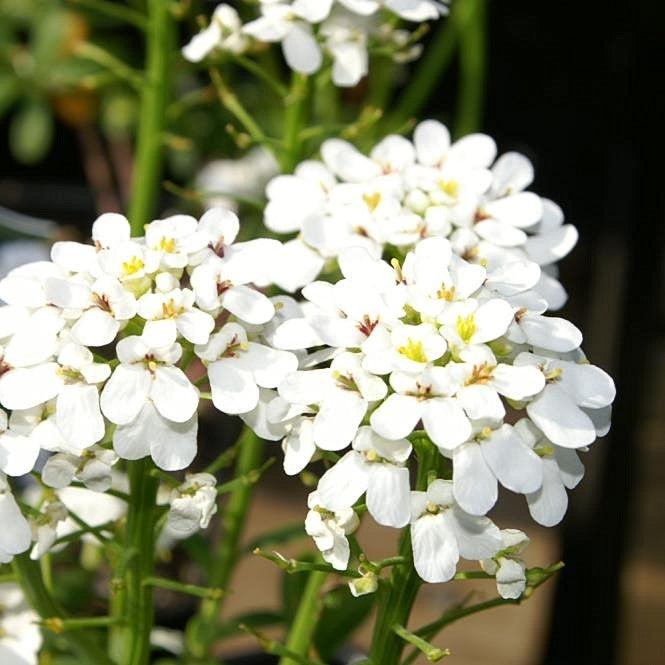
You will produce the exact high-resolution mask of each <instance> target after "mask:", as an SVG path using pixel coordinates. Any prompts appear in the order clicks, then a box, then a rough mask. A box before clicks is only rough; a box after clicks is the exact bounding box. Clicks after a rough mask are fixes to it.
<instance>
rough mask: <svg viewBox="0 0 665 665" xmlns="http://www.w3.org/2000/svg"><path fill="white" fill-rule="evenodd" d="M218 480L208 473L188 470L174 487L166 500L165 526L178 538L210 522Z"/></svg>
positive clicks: (215, 500)
mask: <svg viewBox="0 0 665 665" xmlns="http://www.w3.org/2000/svg"><path fill="white" fill-rule="evenodd" d="M216 484H217V481H216V479H215V477H214V476H212V475H210V474H209V473H194V474H188V475H187V477H186V480H185V482H184V483H182V484H181V485H179V486H178V487H176V488H175V489H173V491H172V492H171V497H170V500H169V512H168V518H167V521H166V528H167V529H168V531H169V533H170V534H171V535H173V536H175V537H177V538H179V539H182V538H189V536H191V535H193V534H194V533H196V532H197V531H198V530H199V529H205V528H207V527H208V524H210V520H211V518H212V516H213V515H214V514H215V513H216V512H217V489H216Z"/></svg>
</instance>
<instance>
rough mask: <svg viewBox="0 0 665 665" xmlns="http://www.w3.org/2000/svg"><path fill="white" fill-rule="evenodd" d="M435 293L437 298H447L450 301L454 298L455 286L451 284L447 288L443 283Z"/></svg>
mask: <svg viewBox="0 0 665 665" xmlns="http://www.w3.org/2000/svg"><path fill="white" fill-rule="evenodd" d="M436 295H437V298H439V300H447V301H448V302H452V301H453V300H454V299H455V286H454V285H453V286H451V287H450V288H449V289H447V288H446V287H445V286H444V285H443V284H441V288H440V289H439V290H438V291H437V292H436Z"/></svg>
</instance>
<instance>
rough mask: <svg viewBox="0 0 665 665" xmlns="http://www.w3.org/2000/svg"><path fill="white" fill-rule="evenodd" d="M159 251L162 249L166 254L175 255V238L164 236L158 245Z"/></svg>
mask: <svg viewBox="0 0 665 665" xmlns="http://www.w3.org/2000/svg"><path fill="white" fill-rule="evenodd" d="M157 249H161V250H162V252H166V253H167V254H173V252H175V238H167V237H166V236H163V237H162V238H161V239H160V241H159V244H158V245H157Z"/></svg>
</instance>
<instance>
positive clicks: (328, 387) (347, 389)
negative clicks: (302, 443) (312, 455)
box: [278, 353, 400, 450]
mask: <svg viewBox="0 0 665 665" xmlns="http://www.w3.org/2000/svg"><path fill="white" fill-rule="evenodd" d="M278 391H279V394H280V396H281V397H283V398H284V399H285V400H286V401H287V402H290V403H291V404H301V405H317V406H318V411H317V413H316V416H315V417H314V423H313V438H314V442H315V443H316V445H317V446H318V447H319V448H321V449H323V450H341V449H342V448H345V447H346V446H348V445H349V443H351V441H352V439H353V438H354V436H355V434H356V431H357V429H358V426H359V425H360V423H361V422H362V419H363V418H364V416H365V414H366V412H367V408H368V406H369V404H370V403H371V402H376V401H378V400H381V399H383V398H384V397H385V396H386V393H387V391H388V388H387V386H386V384H385V383H384V382H383V380H382V379H381V378H379V377H377V376H374V375H372V374H370V373H369V372H366V371H365V370H363V369H362V367H361V357H360V355H359V354H353V353H342V354H340V355H338V356H337V357H336V358H335V359H334V360H333V361H332V363H331V365H330V368H328V369H314V370H303V371H298V372H293V373H291V374H289V375H287V376H286V378H285V379H284V380H283V381H282V382H281V384H280V385H279V388H278ZM393 438H400V437H393Z"/></svg>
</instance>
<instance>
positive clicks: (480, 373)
mask: <svg viewBox="0 0 665 665" xmlns="http://www.w3.org/2000/svg"><path fill="white" fill-rule="evenodd" d="M494 367H495V365H488V364H487V363H482V364H480V365H474V366H473V369H472V370H471V376H469V378H467V380H466V381H465V382H464V385H465V386H473V385H477V384H483V383H487V382H488V381H489V380H490V379H491V378H492V372H493V371H494Z"/></svg>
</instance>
